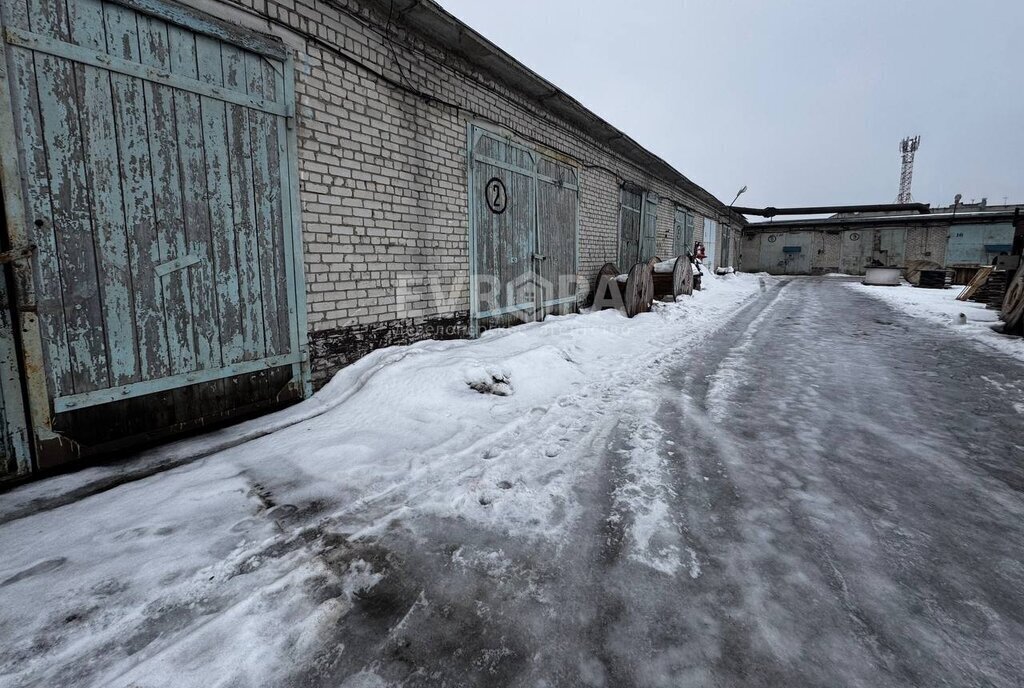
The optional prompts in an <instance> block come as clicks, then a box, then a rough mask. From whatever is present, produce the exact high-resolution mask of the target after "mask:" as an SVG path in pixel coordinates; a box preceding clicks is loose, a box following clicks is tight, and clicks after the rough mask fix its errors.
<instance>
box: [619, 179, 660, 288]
mask: <svg viewBox="0 0 1024 688" xmlns="http://www.w3.org/2000/svg"><path fill="white" fill-rule="evenodd" d="M658 202H659V198H658V194H656V193H654V192H651V191H648V192H646V193H644V205H643V213H642V217H641V220H640V262H642V263H646V262H647V261H649V260H650V259H651V258H654V257H655V256H656V255H657V253H658ZM623 269H625V268H623Z"/></svg>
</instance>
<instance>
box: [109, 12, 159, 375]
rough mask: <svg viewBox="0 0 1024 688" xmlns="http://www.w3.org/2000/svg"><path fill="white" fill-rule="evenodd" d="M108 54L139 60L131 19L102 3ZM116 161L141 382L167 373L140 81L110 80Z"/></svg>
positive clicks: (113, 76)
mask: <svg viewBox="0 0 1024 688" xmlns="http://www.w3.org/2000/svg"><path fill="white" fill-rule="evenodd" d="M103 14H104V22H105V25H106V30H107V50H108V52H109V53H110V54H112V55H115V56H116V57H121V58H124V59H126V60H133V61H138V60H139V35H138V22H137V19H136V14H135V13H134V12H133V11H131V10H129V9H127V8H125V7H121V6H120V5H115V4H112V3H104V5H103ZM110 84H111V90H112V92H113V102H114V121H115V126H116V127H117V139H118V149H119V154H120V158H121V177H122V180H123V181H122V199H123V202H124V214H125V223H126V227H127V233H128V253H129V258H130V261H131V269H132V278H133V291H134V300H135V323H136V333H137V336H138V341H137V345H138V351H139V368H140V372H141V375H142V379H144V380H152V379H155V378H160V377H164V376H166V375H167V374H168V373H169V370H170V365H169V362H168V351H167V349H168V347H167V329H166V324H165V317H164V310H163V293H162V289H161V287H160V280H159V277H157V274H156V272H155V269H154V268H155V267H156V266H157V265H158V264H159V263H160V262H162V258H163V257H162V255H161V253H160V244H159V240H158V238H157V233H156V225H155V223H154V221H153V207H154V205H153V175H152V160H151V157H150V153H149V130H148V124H147V121H146V97H145V90H144V85H143V83H142V81H141V80H139V79H136V78H134V77H129V76H125V75H123V74H116V73H111V74H110Z"/></svg>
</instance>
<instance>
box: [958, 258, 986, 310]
mask: <svg viewBox="0 0 1024 688" xmlns="http://www.w3.org/2000/svg"><path fill="white" fill-rule="evenodd" d="M994 269H995V268H993V267H992V266H991V265H986V266H984V267H982V268H981V269H980V270H978V272H977V273H975V275H974V278H973V279H972V280H971V281H970V283H969V284H968V285H967V286H966V287H964V289H963V291H961V292H960V293H959V294H958V295H957V297H956V300H957V301H966V300H967V299H969V298H971V297H972V296H974V294H975V293H977V291H978V290H979V289H981V288H982V286H984V284H985V282H988V276H989V275H991V274H992V271H993V270H994Z"/></svg>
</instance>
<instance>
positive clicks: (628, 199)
mask: <svg viewBox="0 0 1024 688" xmlns="http://www.w3.org/2000/svg"><path fill="white" fill-rule="evenodd" d="M642 201H643V199H642V196H641V194H639V193H637V192H635V191H632V190H631V189H627V188H625V187H623V189H622V193H621V201H620V203H619V269H620V270H626V271H628V270H629V268H631V267H632V266H633V265H635V264H636V263H638V262H640V215H641V207H642V206H641V204H642Z"/></svg>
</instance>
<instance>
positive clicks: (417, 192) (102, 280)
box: [0, 0, 743, 477]
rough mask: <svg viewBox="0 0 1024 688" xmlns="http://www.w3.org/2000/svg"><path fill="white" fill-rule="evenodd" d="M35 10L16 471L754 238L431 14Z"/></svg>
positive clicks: (19, 183)
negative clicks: (618, 276) (612, 275)
mask: <svg viewBox="0 0 1024 688" xmlns="http://www.w3.org/2000/svg"><path fill="white" fill-rule="evenodd" d="M28 7H29V4H28V3H27V0H0V8H2V10H3V16H2V24H3V28H4V37H5V38H4V41H3V43H2V44H0V46H2V47H3V51H4V54H3V55H0V63H3V64H5V65H7V70H8V71H7V72H6V73H4V74H0V77H2V78H0V138H2V139H3V140H2V143H3V144H4V151H5V155H4V157H3V165H2V166H0V175H2V176H0V179H2V181H3V190H4V201H5V208H6V210H7V217H6V224H5V237H4V238H5V240H6V241H7V244H8V245H12V246H20V245H22V244H24V245H29V244H30V245H32V246H34V247H35V248H34V251H35V253H34V254H33V257H32V258H31V260H26V261H23V262H19V263H16V264H14V265H13V266H12V268H11V269H12V271H13V272H12V280H13V284H14V285H15V289H14V293H13V294H11V295H10V300H11V301H12V303H14V304H15V306H14V307H13V309H12V314H11V317H12V320H11V322H5V321H3V320H2V319H0V347H6V350H7V351H10V352H12V353H11V355H9V356H8V357H7V368H6V369H5V370H4V371H2V372H3V373H4V375H5V376H6V377H5V378H4V379H8V380H11V381H13V382H14V383H16V384H12V385H10V388H9V389H8V388H2V389H0V392H3V394H2V395H0V396H2V397H3V401H4V406H0V412H2V413H0V420H2V421H3V426H4V428H5V430H4V434H3V439H4V440H5V443H4V446H3V451H2V452H0V477H2V476H3V475H4V474H8V475H22V474H24V473H27V472H30V471H32V470H34V469H36V468H39V467H47V466H49V465H56V464H59V463H63V462H66V461H68V460H72V459H75V458H80V457H87V456H89V455H92V454H97V453H102V452H104V451H106V450H108V449H109V448H110V447H112V446H124V445H127V444H131V443H132V442H133V441H134V440H135V439H139V438H142V439H146V440H147V441H151V440H153V439H155V438H157V437H160V436H163V435H166V434H168V433H172V432H178V431H181V430H185V429H189V428H194V427H201V426H204V425H206V424H209V423H213V422H220V421H223V420H230V419H232V418H235V417H237V416H238V415H239V414H241V413H247V414H251V413H255V412H258V411H260V410H264V409H267V408H271V407H273V406H274V405H277V404H280V403H282V402H284V401H287V400H291V399H295V398H298V397H301V396H303V395H305V394H308V393H309V392H310V391H311V389H313V388H315V387H316V386H318V385H320V384H323V383H324V382H325V381H326V380H327V379H328V378H329V377H330V376H331V375H332V374H333V373H334V372H335V371H337V370H338V369H339V368H341V367H342V366H344V365H347V364H349V363H351V362H352V361H354V360H356V359H357V358H359V357H360V356H362V355H364V354H366V353H368V352H369V351H371V350H373V349H374V348H377V347H381V346H386V345H392V344H403V343H409V342H411V341H415V340H418V339H423V338H428V337H434V338H445V337H462V336H466V335H467V334H469V333H471V330H472V328H477V327H487V326H491V325H495V324H506V323H509V322H515V321H516V320H517V319H524V318H526V319H528V318H532V317H538V316H539V315H542V314H543V313H547V312H564V311H566V310H571V309H573V308H575V307H576V305H577V304H578V303H581V302H584V301H586V299H587V298H588V292H589V285H591V284H592V283H593V280H594V277H595V275H596V273H597V271H598V270H599V268H600V267H601V266H602V265H603V264H604V263H607V262H612V263H616V264H617V265H619V267H620V268H621V269H622V270H627V269H628V268H629V267H630V264H629V263H631V262H633V261H635V260H637V259H648V258H651V257H653V256H655V255H657V256H659V257H661V258H668V257H671V256H674V255H677V254H678V253H680V252H682V251H683V250H685V249H686V248H689V247H692V242H693V241H704V242H705V243H706V244H708V246H709V248H711V246H712V245H713V246H715V247H716V249H715V250H714V253H713V256H712V257H713V258H714V261H715V263H716V265H717V264H721V261H722V260H723V256H725V260H726V261H728V262H729V263H732V262H733V261H734V259H735V257H736V256H737V250H736V245H737V239H738V232H739V229H740V226H741V224H742V223H743V220H742V218H740V217H739V216H735V215H731V214H730V213H729V211H728V209H727V208H726V207H725V206H724V205H723V204H722V203H721V202H720V201H719V200H717V199H715V198H714V197H713V196H712V195H711V194H709V193H708V192H706V191H705V190H703V189H702V188H700V187H699V186H697V185H696V184H694V183H693V182H691V181H690V180H688V179H687V178H686V177H684V176H683V175H682V174H680V173H679V172H677V171H676V170H674V169H673V168H672V167H671V166H669V165H668V164H667V163H665V162H664V161H663V160H661V159H660V158H658V157H657V156H656V155H655V154H653V153H651V152H649V151H647V150H645V149H643V148H642V147H641V146H639V145H638V144H637V143H636V142H634V141H633V140H632V139H630V138H629V137H628V136H626V135H625V134H623V133H622V132H620V131H618V130H616V129H615V128H614V127H612V126H611V125H609V124H608V123H606V122H604V121H603V120H601V119H600V118H599V117H597V116H596V115H594V114H593V113H591V112H590V111H588V110H586V108H584V107H583V106H582V105H581V104H580V103H578V102H576V101H575V100H573V99H572V98H571V97H570V96H568V95H566V94H565V93H563V92H562V91H560V90H558V89H557V88H556V87H554V86H553V85H552V84H550V83H548V82H547V81H545V80H544V79H542V78H541V77H539V76H538V75H536V74H534V73H533V72H531V71H530V70H528V69H527V68H526V67H524V66H523V65H522V64H520V63H518V62H516V61H515V60H514V59H513V58H512V57H510V56H509V55H507V54H505V53H504V52H502V51H501V50H500V49H498V48H497V47H496V46H494V45H493V44H491V43H490V42H488V41H487V40H486V39H484V38H483V37H481V36H479V35H478V34H476V33H475V32H474V31H473V30H472V29H470V28H468V27H466V26H465V25H463V24H461V23H460V22H459V21H458V20H456V19H455V18H454V17H452V16H451V15H449V14H448V13H446V12H445V11H444V10H443V9H441V8H440V6H438V5H436V4H434V3H433V2H430V1H429V0H420V1H416V0H394V1H393V2H392V1H391V0H331V1H327V0H237V1H236V0H53V1H52V2H51V3H50V4H48V5H46V6H45V7H44V8H43V10H44V11H36V12H32V11H28ZM491 193H493V194H495V197H494V198H493V199H489V198H488V195H489V194H491ZM626 203H629V204H633V205H632V206H630V207H632V208H634V210H633V211H630V212H633V213H634V216H630V215H629V212H624V211H623V210H622V208H623V204H626ZM641 206H642V209H641ZM506 211H507V212H506ZM627 216H629V217H633V220H634V223H633V225H630V227H631V229H628V230H624V229H623V227H625V226H626V224H627V223H626V222H625V220H624V219H623V218H624V217H627ZM712 228H714V230H715V234H714V237H712V236H711V235H710V233H709V232H710V230H711V229H712ZM566 277H568V278H569V279H570V280H571V283H563V278H566ZM523 280H525V281H523ZM521 282H522V283H521ZM488 285H490V287H488ZM494 285H498V286H497V287H496V288H492V289H491V291H487V288H491V287H494ZM485 287H487V288H485ZM0 296H3V294H0ZM14 326H17V327H18V328H19V329H20V331H21V333H22V334H21V335H20V337H15V336H14V335H13V327H14ZM4 467H6V468H4Z"/></svg>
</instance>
